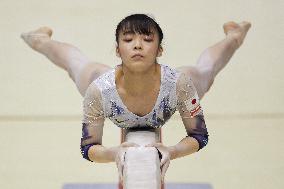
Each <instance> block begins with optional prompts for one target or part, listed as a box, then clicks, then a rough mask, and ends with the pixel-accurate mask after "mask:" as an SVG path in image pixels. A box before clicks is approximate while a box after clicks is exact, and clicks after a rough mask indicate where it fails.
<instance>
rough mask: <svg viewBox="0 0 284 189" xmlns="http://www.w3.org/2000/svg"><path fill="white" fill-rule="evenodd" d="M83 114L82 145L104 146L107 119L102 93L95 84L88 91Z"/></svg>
mask: <svg viewBox="0 0 284 189" xmlns="http://www.w3.org/2000/svg"><path fill="white" fill-rule="evenodd" d="M83 112H84V113H83V120H82V122H83V124H82V140H81V145H83V146H85V145H88V144H102V136H103V126H104V120H105V118H104V111H103V106H102V98H101V92H100V90H99V89H98V87H97V86H96V85H95V83H94V82H93V83H92V84H91V85H90V86H89V87H88V89H87V91H86V94H85V97H84V101H83Z"/></svg>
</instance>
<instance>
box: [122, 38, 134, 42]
mask: <svg viewBox="0 0 284 189" xmlns="http://www.w3.org/2000/svg"><path fill="white" fill-rule="evenodd" d="M123 41H125V42H131V41H132V39H129V38H126V39H123Z"/></svg>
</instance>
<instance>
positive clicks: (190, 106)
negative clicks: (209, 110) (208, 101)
mask: <svg viewBox="0 0 284 189" xmlns="http://www.w3.org/2000/svg"><path fill="white" fill-rule="evenodd" d="M185 106H186V109H187V110H188V111H189V112H190V117H191V118H192V117H194V116H196V115H197V114H199V113H200V111H202V109H201V106H200V103H199V98H198V95H197V93H196V94H195V95H194V96H193V97H191V98H190V99H187V100H186V101H185Z"/></svg>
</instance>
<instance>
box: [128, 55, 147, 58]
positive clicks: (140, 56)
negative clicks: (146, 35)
mask: <svg viewBox="0 0 284 189" xmlns="http://www.w3.org/2000/svg"><path fill="white" fill-rule="evenodd" d="M143 57H144V56H143V55H141V54H135V55H133V56H132V57H131V58H143Z"/></svg>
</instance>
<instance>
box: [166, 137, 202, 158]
mask: <svg viewBox="0 0 284 189" xmlns="http://www.w3.org/2000/svg"><path fill="white" fill-rule="evenodd" d="M198 149H199V143H198V142H197V140H196V139H195V138H193V137H185V138H183V139H182V140H181V141H180V142H179V143H178V144H176V145H174V146H171V147H170V154H171V160H172V159H177V158H180V157H183V156H187V155H189V154H192V153H194V152H197V151H198Z"/></svg>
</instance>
